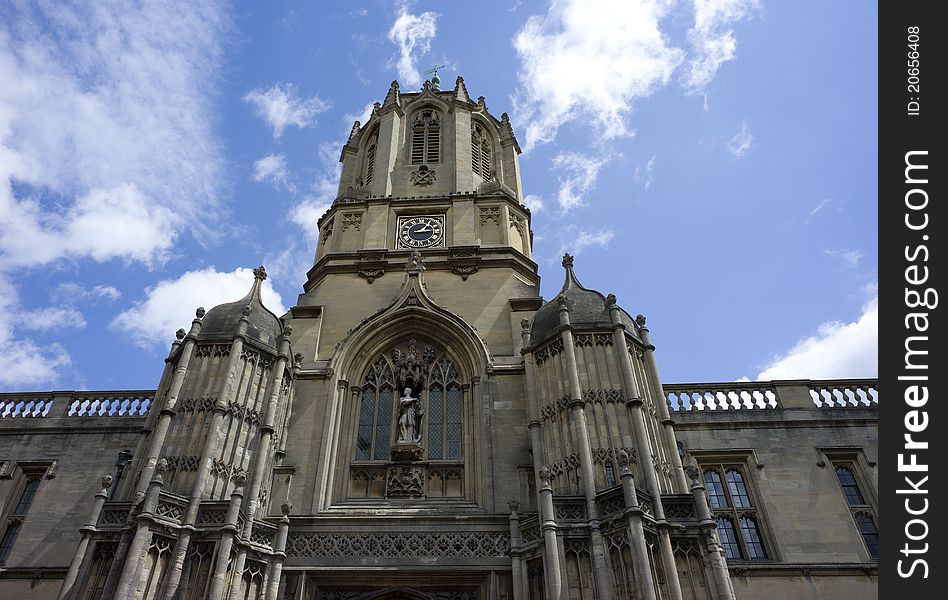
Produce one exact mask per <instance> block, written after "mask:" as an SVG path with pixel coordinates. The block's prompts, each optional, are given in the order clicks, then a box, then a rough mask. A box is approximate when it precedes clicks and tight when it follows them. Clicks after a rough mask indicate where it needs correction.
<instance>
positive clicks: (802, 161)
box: [0, 0, 878, 390]
mask: <svg viewBox="0 0 948 600" xmlns="http://www.w3.org/2000/svg"><path fill="white" fill-rule="evenodd" d="M32 4H33V3H30V4H27V3H20V2H14V3H12V4H11V3H4V4H3V6H2V7H0V180H2V181H3V185H2V186H0V389H3V390H32V389H37V390H38V389H132V388H149V387H153V386H154V385H156V384H157V379H158V375H159V374H160V371H161V369H162V367H163V360H162V359H163V357H164V356H165V354H166V352H167V349H168V346H169V344H170V342H171V340H172V339H173V335H174V331H175V330H176V329H177V328H178V327H186V326H187V324H188V323H189V322H190V319H191V318H192V315H193V311H194V308H195V307H197V306H198V305H203V306H206V307H210V306H213V305H214V304H217V303H220V302H225V301H232V300H234V299H236V298H239V297H240V296H241V295H243V293H244V292H245V291H246V289H248V287H249V284H250V281H251V280H252V275H251V274H250V271H249V269H250V268H252V267H254V266H256V265H257V264H260V263H264V264H266V265H267V268H268V270H269V271H270V273H271V277H270V279H269V280H268V284H270V285H268V287H267V293H266V295H265V300H266V301H267V303H268V305H270V306H271V307H273V309H274V310H276V311H279V310H281V309H283V308H286V307H289V306H292V305H293V304H294V303H295V300H296V297H297V294H298V293H299V292H300V291H301V285H302V283H303V281H304V275H303V273H304V272H305V270H306V269H307V268H308V266H310V264H311V260H312V255H313V250H314V242H315V234H316V229H315V224H314V223H315V219H316V218H318V216H319V215H320V214H321V213H322V212H323V211H324V210H325V208H326V206H328V203H329V202H331V200H332V197H333V195H334V192H335V186H336V176H337V168H338V163H337V160H338V156H339V151H340V147H341V144H342V143H343V142H344V141H345V138H346V136H347V134H348V132H349V129H350V127H351V125H352V121H353V120H354V119H362V120H363V122H364V121H365V119H364V116H365V114H366V112H367V109H369V108H370V107H371V103H372V102H374V101H381V100H382V98H383V97H384V95H385V92H386V91H387V89H388V86H389V83H390V82H391V80H392V79H398V80H399V82H400V84H401V88H402V90H411V89H417V88H418V87H419V86H420V82H421V80H422V78H423V74H422V73H423V71H424V70H425V69H426V68H427V67H428V66H430V65H432V64H444V65H447V66H446V68H445V69H443V70H442V72H441V77H442V80H443V82H444V85H446V86H450V85H451V84H453V82H454V79H455V77H456V76H458V75H462V76H463V77H464V79H465V82H466V84H467V87H468V90H469V92H470V93H471V95H472V96H473V97H477V96H485V97H486V99H487V104H488V107H489V108H490V109H491V111H492V112H493V113H494V114H500V113H501V112H509V113H510V114H511V119H512V122H513V125H514V130H515V132H516V134H517V136H518V138H519V140H520V144H521V146H522V147H523V148H524V150H525V152H524V154H523V155H522V156H521V168H522V176H523V185H524V190H525V193H526V194H527V195H528V198H527V201H528V204H529V206H531V208H532V209H533V229H534V232H535V236H536V237H535V257H534V258H535V260H536V261H537V262H538V263H539V265H540V273H541V276H542V278H543V284H542V291H543V294H544V296H545V297H547V298H549V297H551V296H552V295H554V294H555V293H556V292H557V291H558V289H559V286H560V285H561V283H562V277H563V275H562V268H561V267H560V265H559V257H560V256H561V255H562V253H563V252H564V251H569V252H571V253H572V254H574V255H576V268H577V272H578V275H579V277H580V279H581V281H582V282H583V283H584V285H586V286H587V287H592V288H595V289H599V290H600V291H602V292H603V293H609V292H613V293H615V294H616V295H617V296H618V298H619V303H620V304H621V305H622V306H623V307H625V308H626V309H627V310H628V311H629V312H631V313H632V314H633V315H634V314H636V313H643V314H645V315H646V316H647V317H648V322H649V326H650V328H651V330H652V337H653V341H654V342H655V343H656V346H657V347H658V351H657V352H658V358H659V366H660V369H661V371H662V375H663V379H665V380H666V381H668V382H687V381H731V380H737V379H741V378H750V379H757V378H763V379H781V378H797V377H812V378H823V377H859V376H875V375H876V370H877V364H876V349H877V341H876V337H877V327H878V324H877V322H878V308H877V306H878V302H877V292H876V282H877V279H878V276H877V270H876V262H877V248H878V243H877V187H876V179H877V168H876V153H877V127H876V118H877V102H876V88H877V76H876V55H877V45H876V25H877V11H876V7H875V5H874V4H873V3H867V2H858V1H855V0H852V1H839V2H817V1H794V2H776V1H767V0H695V1H693V2H692V1H684V0H680V1H678V2H673V1H664V0H655V1H644V0H635V1H633V0H627V1H618V2H608V1H598V0H597V1H590V0H585V1H579V0H562V1H558V2H552V3H551V2H549V1H547V0H542V1H528V0H524V1H522V2H521V1H519V0H502V1H500V2H489V1H488V2H480V3H455V2H421V1H418V2H389V1H381V0H376V1H369V2H364V3H359V2H354V3H349V4H347V5H342V3H317V2H276V1H274V2H266V3H250V2H247V3H237V4H231V3H226V2H202V3H192V2H163V3H147V2H146V3H144V4H145V6H144V7H142V6H138V3H132V2H114V3H94V6H95V7H96V8H95V9H94V10H93V9H91V8H89V7H87V6H85V5H74V4H72V3H65V2H41V3H37V4H38V5H39V6H38V7H37V6H33V5H32Z"/></svg>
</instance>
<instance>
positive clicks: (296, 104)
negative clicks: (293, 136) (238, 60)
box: [244, 83, 331, 138]
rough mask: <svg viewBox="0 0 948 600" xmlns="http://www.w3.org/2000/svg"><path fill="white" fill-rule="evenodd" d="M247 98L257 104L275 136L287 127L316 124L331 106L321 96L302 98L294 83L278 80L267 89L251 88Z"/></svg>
mask: <svg viewBox="0 0 948 600" xmlns="http://www.w3.org/2000/svg"><path fill="white" fill-rule="evenodd" d="M244 101H245V102H247V103H248V104H250V105H251V106H253V108H254V112H255V113H256V115H257V116H258V117H260V118H261V119H263V120H264V121H266V122H267V125H269V126H270V128H271V129H272V130H273V137H274V138H279V137H281V136H282V135H283V132H284V130H286V128H287V127H299V128H305V127H311V126H312V125H313V124H315V123H316V115H318V114H319V113H321V112H324V111H326V110H328V109H329V107H330V106H331V104H330V103H329V102H327V101H326V100H323V99H321V98H320V97H319V96H311V97H309V98H301V97H300V95H299V92H297V90H296V86H294V85H293V84H291V83H277V84H274V85H272V86H270V87H269V88H267V89H262V88H257V89H254V90H251V91H249V92H247V94H246V95H245V96H244Z"/></svg>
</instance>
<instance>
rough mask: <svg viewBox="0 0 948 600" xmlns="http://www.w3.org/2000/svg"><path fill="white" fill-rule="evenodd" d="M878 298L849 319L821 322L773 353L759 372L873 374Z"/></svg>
mask: <svg viewBox="0 0 948 600" xmlns="http://www.w3.org/2000/svg"><path fill="white" fill-rule="evenodd" d="M878 350H879V298H878V296H874V297H873V298H872V299H870V300H869V302H867V303H866V305H865V306H863V309H862V314H860V315H859V317H858V318H857V319H856V320H855V321H852V322H850V323H842V322H839V321H830V322H827V323H823V324H822V325H820V326H819V328H818V329H817V332H816V333H815V334H814V335H811V336H807V337H805V338H803V339H801V340H800V341H799V342H797V343H796V344H795V345H794V346H793V347H792V348H790V349H789V350H788V351H786V352H785V353H783V354H781V355H779V356H777V357H775V358H774V359H773V360H772V361H771V362H770V364H769V365H767V366H766V367H765V368H764V369H763V370H762V371H761V372H760V373H759V374H758V375H757V379H759V380H768V379H805V378H809V379H833V378H843V377H876V376H877V375H878V372H879V359H878Z"/></svg>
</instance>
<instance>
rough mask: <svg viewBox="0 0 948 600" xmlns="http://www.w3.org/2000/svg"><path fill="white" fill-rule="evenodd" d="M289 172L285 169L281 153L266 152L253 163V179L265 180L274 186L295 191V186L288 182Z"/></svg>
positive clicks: (284, 158) (284, 157)
mask: <svg viewBox="0 0 948 600" xmlns="http://www.w3.org/2000/svg"><path fill="white" fill-rule="evenodd" d="M288 177H289V173H288V172H287V169H286V156H284V155H283V154H268V155H267V156H264V157H263V158H261V159H259V160H256V161H254V163H253V180H254V181H260V182H266V183H269V184H270V185H272V186H273V187H275V188H281V187H283V188H286V189H288V190H289V191H291V192H292V191H295V189H296V186H294V185H293V184H292V183H290V182H289V179H288Z"/></svg>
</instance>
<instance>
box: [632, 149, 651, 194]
mask: <svg viewBox="0 0 948 600" xmlns="http://www.w3.org/2000/svg"><path fill="white" fill-rule="evenodd" d="M654 171H655V157H654V156H653V157H652V158H650V159H648V161H647V162H646V163H645V167H644V168H643V167H642V165H636V166H635V173H634V174H633V175H632V179H633V180H634V181H644V182H645V185H644V187H643V189H644V190H645V191H648V188H650V187H652V181H654V179H655V173H654Z"/></svg>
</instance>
